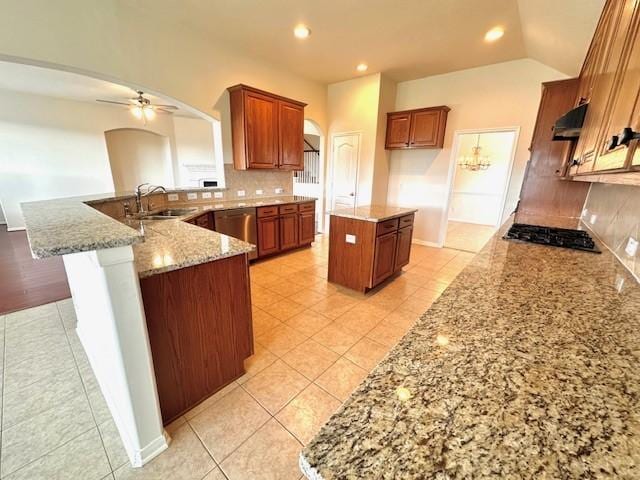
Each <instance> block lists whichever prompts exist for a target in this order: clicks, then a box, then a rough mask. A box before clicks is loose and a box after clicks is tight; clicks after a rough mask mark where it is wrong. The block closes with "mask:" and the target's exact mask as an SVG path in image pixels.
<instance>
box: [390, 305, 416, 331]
mask: <svg viewBox="0 0 640 480" xmlns="http://www.w3.org/2000/svg"><path fill="white" fill-rule="evenodd" d="M418 318H420V314H417V313H415V312H413V311H411V310H403V309H402V306H400V308H398V309H397V310H394V311H393V312H391V313H390V314H389V315H387V316H386V317H384V319H383V320H382V324H384V325H390V326H392V327H398V328H401V329H404V330H408V329H409V328H411V327H413V326H414V325H415V323H416V322H417V321H418Z"/></svg>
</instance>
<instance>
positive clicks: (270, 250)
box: [256, 201, 316, 257]
mask: <svg viewBox="0 0 640 480" xmlns="http://www.w3.org/2000/svg"><path fill="white" fill-rule="evenodd" d="M315 210H316V204H315V201H313V202H305V203H300V204H288V205H281V206H280V207H273V206H271V207H258V209H257V212H256V215H257V217H258V220H257V222H258V257H266V256H269V255H273V254H276V253H279V252H284V251H286V250H291V249H294V248H298V247H303V246H306V245H310V244H311V243H313V241H314V239H315V234H316V214H315Z"/></svg>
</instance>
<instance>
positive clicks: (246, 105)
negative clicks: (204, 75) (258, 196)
mask: <svg viewBox="0 0 640 480" xmlns="http://www.w3.org/2000/svg"><path fill="white" fill-rule="evenodd" d="M228 90H229V102H230V110H231V138H232V144H233V165H234V167H235V168H236V170H247V169H272V170H273V169H277V170H303V169H304V107H305V106H306V103H303V102H300V101H297V100H292V99H290V98H286V97H283V96H280V95H276V94H273V93H270V92H266V91H264V90H260V89H258V88H254V87H250V86H248V85H243V84H239V85H234V86H233V87H229V88H228Z"/></svg>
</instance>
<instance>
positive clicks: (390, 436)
mask: <svg viewBox="0 0 640 480" xmlns="http://www.w3.org/2000/svg"><path fill="white" fill-rule="evenodd" d="M518 221H520V222H525V223H526V222H527V220H526V219H518ZM536 223H538V224H543V223H544V219H540V218H538V219H537V222H536ZM508 226H509V225H507V226H506V227H504V228H503V229H502V230H501V231H500V232H498V233H497V234H496V235H495V236H494V237H493V238H492V239H491V240H490V241H489V243H488V244H487V245H486V246H485V247H484V249H483V250H482V251H481V252H480V253H479V254H478V255H477V256H476V257H475V258H474V260H473V261H472V262H471V263H470V264H469V265H468V266H467V267H466V268H465V270H463V271H462V272H461V273H460V275H459V276H458V277H457V278H456V279H455V281H454V282H453V283H452V284H451V285H450V286H449V288H448V289H447V290H446V291H445V292H444V293H443V294H442V296H441V297H440V298H439V299H438V300H437V301H436V302H435V303H434V304H433V305H432V307H431V308H430V309H429V310H428V311H427V312H426V313H425V314H424V315H423V316H422V317H421V318H420V319H419V320H418V321H417V323H416V324H415V326H414V327H413V328H412V329H411V330H410V331H409V332H408V333H407V335H406V336H405V337H404V338H403V339H402V340H401V341H400V342H399V344H398V345H397V346H396V347H395V348H394V349H393V350H392V351H391V352H390V353H389V354H388V355H387V357H386V358H385V359H384V360H382V362H381V363H380V364H379V365H378V366H377V367H376V368H375V369H374V370H373V371H372V373H371V374H370V375H369V376H368V377H367V378H366V379H365V380H364V381H363V383H362V384H361V385H360V386H359V387H358V388H357V389H356V391H354V393H353V394H352V395H351V396H350V397H349V398H348V399H347V401H346V402H345V404H344V405H343V406H342V407H341V409H340V410H339V411H338V412H337V413H336V414H334V415H333V416H332V417H331V418H330V420H329V421H328V422H327V423H326V424H325V426H324V427H322V429H321V430H320V432H319V433H318V434H317V435H316V437H315V438H314V439H313V440H312V441H311V442H310V443H309V444H308V445H307V446H306V448H305V449H304V450H303V451H302V453H301V456H300V466H301V469H302V471H303V472H304V474H305V475H306V476H307V478H309V479H313V480H319V479H326V480H329V479H342V478H354V479H355V478H384V479H392V478H393V479H402V478H406V479H414V478H424V479H430V478H433V479H436V478H450V479H462V478H604V477H609V478H638V477H639V476H640V370H639V369H638V364H639V362H640V353H639V352H640V334H639V333H638V332H640V287H639V285H638V284H637V282H636V280H635V279H634V278H633V277H632V276H631V275H630V274H629V273H628V272H627V271H626V270H625V269H624V268H623V267H622V266H621V264H620V263H619V262H618V261H617V260H616V259H615V258H614V257H613V255H612V254H611V253H610V252H609V251H607V250H606V249H605V248H604V247H603V246H601V249H602V250H603V253H602V254H601V255H597V254H593V253H587V252H580V251H575V250H566V249H562V248H554V247H547V246H539V245H533V244H523V243H517V242H509V241H505V240H503V239H502V238H501V236H502V234H504V231H506V229H507V228H508ZM555 226H564V227H568V228H572V227H571V226H569V225H566V224H565V225H557V223H556V225H555ZM575 227H576V225H575V223H574V225H573V228H575Z"/></svg>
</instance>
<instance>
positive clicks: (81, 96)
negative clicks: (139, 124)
mask: <svg viewBox="0 0 640 480" xmlns="http://www.w3.org/2000/svg"><path fill="white" fill-rule="evenodd" d="M0 90H9V91H13V92H21V93H30V94H35V95H44V96H49V97H55V98H64V99H67V100H75V101H80V102H93V103H96V104H97V102H96V100H97V99H103V100H113V101H116V102H127V101H129V99H131V98H133V97H136V96H137V93H136V92H135V90H134V89H132V88H129V87H126V86H124V85H118V84H115V83H111V82H106V81H104V80H98V79H96V78H92V77H87V76H85V75H78V74H76V73H71V72H63V71H60V70H52V69H49V68H42V67H36V66H32V65H23V64H20V63H11V62H0ZM144 96H145V97H146V98H148V99H149V100H151V103H152V104H165V105H175V102H172V101H171V100H168V99H165V98H162V97H158V96H156V95H151V94H148V93H145V94H144ZM100 105H103V106H105V107H109V108H124V107H121V106H119V105H111V104H108V103H100ZM175 115H178V116H186V117H193V116H194V115H192V114H190V113H189V112H187V111H186V110H185V109H184V108H180V109H179V110H177V111H176V113H175Z"/></svg>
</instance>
